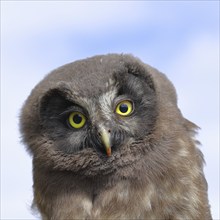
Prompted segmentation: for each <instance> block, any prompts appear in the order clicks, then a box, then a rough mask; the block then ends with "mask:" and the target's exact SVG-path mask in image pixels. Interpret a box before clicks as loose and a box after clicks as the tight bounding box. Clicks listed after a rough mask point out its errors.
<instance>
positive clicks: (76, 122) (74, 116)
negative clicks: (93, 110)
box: [68, 112, 86, 129]
mask: <svg viewBox="0 0 220 220" xmlns="http://www.w3.org/2000/svg"><path fill="white" fill-rule="evenodd" d="M68 121H69V124H70V125H71V126H72V127H73V128H77V129H78V128H82V127H83V126H84V124H85V123H86V117H85V116H84V115H83V114H82V113H80V112H72V113H71V114H70V115H69V118H68Z"/></svg>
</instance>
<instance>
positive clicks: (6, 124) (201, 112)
mask: <svg viewBox="0 0 220 220" xmlns="http://www.w3.org/2000/svg"><path fill="white" fill-rule="evenodd" d="M107 53H131V54H133V55H135V56H137V57H139V58H140V59H141V60H142V61H143V62H145V63H148V64H150V65H151V66H154V67H156V68H157V69H159V70H160V71H161V72H163V73H165V74H166V75H167V76H168V78H169V79H170V80H171V81H172V82H173V84H174V85H175V87H176V90H177V93H178V104H179V107H180V109H181V111H182V113H183V115H184V116H185V117H186V118H187V119H189V120H191V121H193V122H194V123H196V124H197V125H198V126H200V127H201V130H200V132H199V135H198V136H197V138H198V139H199V140H200V141H201V143H202V145H201V146H200V149H201V150H202V152H203V154H204V157H205V161H206V165H205V168H204V171H205V175H206V178H207V181H208V185H209V200H210V204H211V210H212V215H213V218H214V219H220V215H219V59H220V57H219V1H109V2H108V1H1V216H0V218H1V219H39V218H38V217H36V216H33V215H32V214H31V211H30V205H31V202H32V164H31V157H30V155H28V153H27V152H26V151H25V148H24V146H23V145H22V143H21V139H20V134H19V126H18V122H19V114H20V109H21V107H22V105H23V103H24V101H25V99H26V98H27V96H28V95H29V94H30V92H31V89H32V88H33V87H34V86H35V85H36V84H37V83H38V82H39V81H40V80H41V79H42V78H43V77H44V76H45V74H47V73H49V72H50V71H51V70H53V69H55V68H56V67H58V66H61V65H63V64H66V63H69V62H72V61H74V60H78V59H83V58H86V57H90V56H93V55H97V54H107Z"/></svg>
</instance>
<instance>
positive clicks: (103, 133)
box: [100, 128, 112, 157]
mask: <svg viewBox="0 0 220 220" xmlns="http://www.w3.org/2000/svg"><path fill="white" fill-rule="evenodd" d="M100 136H101V140H102V143H103V144H104V146H105V151H106V153H107V155H108V156H109V157H110V156H111V154H112V151H111V141H110V138H111V137H110V132H109V131H107V130H106V129H105V128H101V129H100Z"/></svg>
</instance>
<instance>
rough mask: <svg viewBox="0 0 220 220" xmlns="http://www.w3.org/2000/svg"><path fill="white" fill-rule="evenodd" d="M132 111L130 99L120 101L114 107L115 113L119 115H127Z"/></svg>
mask: <svg viewBox="0 0 220 220" xmlns="http://www.w3.org/2000/svg"><path fill="white" fill-rule="evenodd" d="M132 112H133V105H132V102H131V101H128V100H125V101H122V102H120V103H119V104H118V105H117V107H116V113H117V114H119V115H121V116H129V115H130V114H131V113H132Z"/></svg>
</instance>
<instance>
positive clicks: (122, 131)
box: [21, 55, 158, 176]
mask: <svg viewBox="0 0 220 220" xmlns="http://www.w3.org/2000/svg"><path fill="white" fill-rule="evenodd" d="M157 109H158V107H157V98H156V91H155V86H154V83H153V80H152V76H151V75H150V74H149V72H148V70H147V68H146V66H144V64H142V63H141V62H139V61H138V60H136V59H134V58H133V57H131V56H124V55H108V56H97V57H93V58H89V59H85V60H81V61H77V62H74V63H70V64H67V65H65V66H62V67H60V68H58V69H56V70H54V71H53V72H52V73H50V74H49V75H48V76H46V77H45V79H43V80H42V81H41V82H40V83H39V84H38V85H37V86H36V87H35V88H34V89H33V91H32V93H31V95H30V96H29V98H28V100H27V101H26V103H25V105H24V107H23V111H22V116H21V132H22V134H23V140H24V142H25V143H26V144H27V145H28V150H29V151H30V152H31V153H32V154H33V161H34V163H36V165H35V167H43V168H44V169H45V168H48V169H53V170H55V169H59V170H71V171H72V172H75V173H77V174H79V173H80V175H86V176H88V175H89V176H91V175H92V176H94V175H99V174H101V175H103V174H108V173H114V172H115V171H117V170H118V171H119V170H120V172H121V171H122V170H123V169H122V168H123V167H129V165H130V166H134V161H140V157H142V155H143V152H144V151H145V150H147V148H148V146H146V141H145V140H146V138H147V137H148V136H150V135H151V134H152V133H153V130H154V127H155V123H156V120H157V115H158V110H157ZM119 168H120V169H119ZM127 173H128V172H127Z"/></svg>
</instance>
